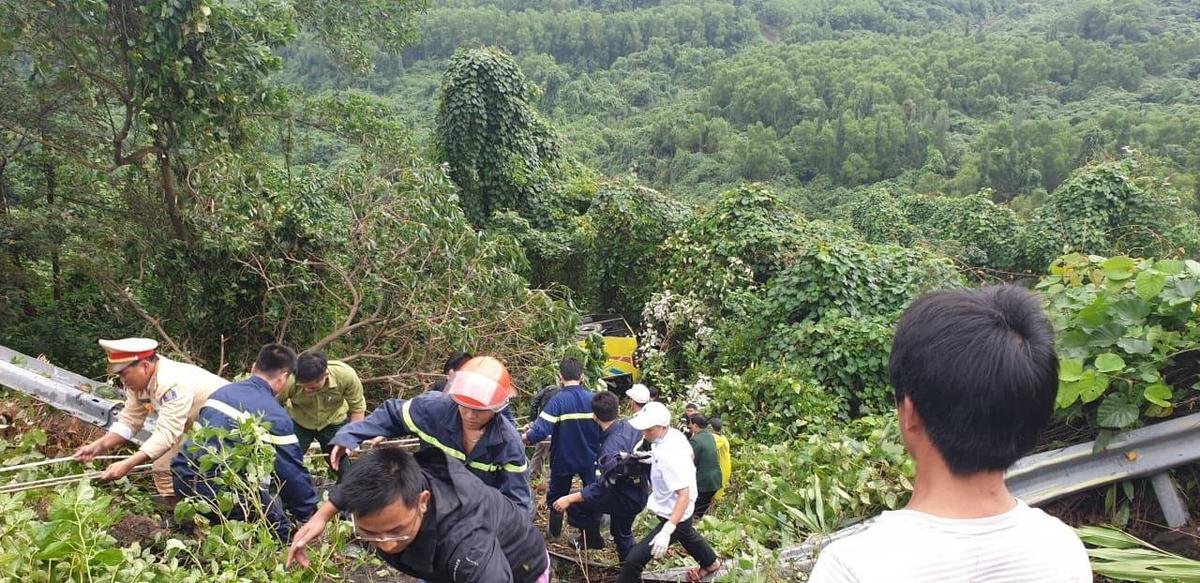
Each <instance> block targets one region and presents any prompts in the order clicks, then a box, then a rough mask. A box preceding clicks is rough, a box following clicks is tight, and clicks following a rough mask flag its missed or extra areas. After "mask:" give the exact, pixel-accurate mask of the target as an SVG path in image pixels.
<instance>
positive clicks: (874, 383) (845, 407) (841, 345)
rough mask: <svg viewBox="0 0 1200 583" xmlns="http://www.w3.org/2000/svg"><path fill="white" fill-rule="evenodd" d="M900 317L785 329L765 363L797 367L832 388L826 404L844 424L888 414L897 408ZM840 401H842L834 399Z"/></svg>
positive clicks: (832, 320)
mask: <svg viewBox="0 0 1200 583" xmlns="http://www.w3.org/2000/svg"><path fill="white" fill-rule="evenodd" d="M894 319H895V318H894V316H844V315H842V314H840V313H838V312H832V313H830V314H828V315H826V316H824V317H822V318H821V319H820V320H816V321H812V320H809V321H804V322H800V323H795V324H780V325H778V326H777V327H776V328H775V329H774V330H772V331H771V334H770V336H769V337H768V338H767V339H766V340H765V341H764V343H763V348H762V350H761V353H760V354H761V355H762V357H761V358H762V361H764V362H787V363H795V364H796V365H797V366H801V367H804V368H805V369H807V370H809V371H811V372H810V373H809V374H808V375H807V378H810V379H812V380H813V382H814V383H816V384H817V385H818V386H822V387H826V394H825V397H824V398H825V399H827V400H829V402H830V404H831V405H833V406H834V407H835V409H836V412H837V414H838V415H839V416H841V417H842V418H845V417H847V416H851V415H859V414H862V413H867V412H874V413H883V412H885V411H889V410H891V409H892V408H893V406H894V400H893V397H892V390H891V388H890V386H889V383H888V357H889V355H890V354H891V352H892V328H893V324H894ZM834 396H836V398H834Z"/></svg>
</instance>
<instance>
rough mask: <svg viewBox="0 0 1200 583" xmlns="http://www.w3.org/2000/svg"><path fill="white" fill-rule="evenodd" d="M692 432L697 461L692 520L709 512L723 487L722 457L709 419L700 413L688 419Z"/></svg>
mask: <svg viewBox="0 0 1200 583" xmlns="http://www.w3.org/2000/svg"><path fill="white" fill-rule="evenodd" d="M688 426H689V427H688V429H689V430H691V434H692V439H691V442H692V452H693V454H694V456H695V462H696V491H697V494H696V512H695V514H693V515H692V520H694V521H699V520H700V519H701V518H704V514H705V513H706V512H708V507H709V505H710V504H712V499H713V496H714V495H715V494H716V493H717V490H720V489H721V461H720V460H721V458H720V457H718V455H717V442H716V440H715V439H713V434H711V433H709V432H708V419H707V418H705V417H704V415H701V414H699V413H696V414H695V415H692V416H691V418H690V419H689V421H688Z"/></svg>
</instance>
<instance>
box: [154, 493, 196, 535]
mask: <svg viewBox="0 0 1200 583" xmlns="http://www.w3.org/2000/svg"><path fill="white" fill-rule="evenodd" d="M150 503H151V504H152V505H153V506H154V511H155V512H157V513H158V514H160V515H161V516H162V517H163V520H162V522H161V523H160V524H161V525H162V526H163V528H166V529H169V530H178V531H182V532H191V529H192V526H193V525H192V524H180V523H179V522H178V521H176V520H175V506H177V505H178V504H179V496H162V495H154V496H151V497H150Z"/></svg>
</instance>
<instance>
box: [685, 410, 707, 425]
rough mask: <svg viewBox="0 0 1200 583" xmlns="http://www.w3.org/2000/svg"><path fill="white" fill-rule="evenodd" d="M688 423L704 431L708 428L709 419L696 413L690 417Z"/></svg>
mask: <svg viewBox="0 0 1200 583" xmlns="http://www.w3.org/2000/svg"><path fill="white" fill-rule="evenodd" d="M688 423H689V424H691V425H695V426H696V427H699V428H700V429H704V428H706V427H708V417H705V416H704V415H701V414H699V413H696V414H695V415H692V416H691V417H688Z"/></svg>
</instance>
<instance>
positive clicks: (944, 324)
mask: <svg viewBox="0 0 1200 583" xmlns="http://www.w3.org/2000/svg"><path fill="white" fill-rule="evenodd" d="M890 375H891V383H892V388H893V390H894V391H895V394H896V403H897V416H898V417H899V421H900V432H901V436H902V438H903V440H904V445H905V447H907V448H908V451H909V453H910V454H912V456H913V459H914V460H915V461H916V465H917V478H916V482H915V486H914V487H913V494H912V498H911V500H909V503H908V506H907V507H906V508H904V509H903V510H897V511H894V512H884V513H883V514H882V515H881V516H880V517H879V518H878V519H877V520H876V521H875V522H874V523H873V524H871V525H870V526H869V527H868V528H867V529H866V530H865V531H863V532H861V533H859V534H856V535H852V536H850V537H847V538H845V539H843V540H839V541H836V542H834V543H832V544H830V545H829V546H828V547H827V548H826V549H825V550H824V551H822V552H821V555H820V558H819V560H818V561H817V565H816V567H815V568H814V569H813V572H812V575H811V576H810V578H809V581H810V582H812V583H842V582H857V583H874V582H877V581H878V582H882V581H887V582H889V583H906V582H924V581H948V582H960V581H961V582H964V583H965V582H968V581H971V582H974V581H980V582H987V583H1026V582H1034V581H1037V582H1045V583H1076V582H1078V583H1084V582H1090V581H1091V580H1092V573H1091V568H1090V566H1089V565H1088V557H1087V553H1086V551H1085V550H1084V548H1083V544H1082V543H1081V542H1080V541H1079V538H1078V537H1077V536H1076V535H1075V532H1074V531H1072V530H1071V529H1070V528H1069V527H1068V526H1067V525H1065V524H1063V523H1062V522H1061V521H1059V520H1058V519H1057V518H1054V517H1052V516H1049V515H1047V514H1046V513H1044V512H1042V511H1041V510H1037V509H1034V508H1030V507H1029V506H1026V505H1025V503H1024V502H1021V501H1020V500H1016V499H1014V498H1013V496H1012V494H1010V493H1009V492H1008V489H1007V488H1006V487H1005V484H1004V471H1005V469H1007V468H1008V467H1009V466H1010V465H1012V463H1013V462H1015V461H1016V460H1017V459H1018V458H1020V457H1021V456H1022V455H1024V454H1025V453H1027V452H1028V451H1029V450H1030V449H1032V448H1033V446H1034V445H1035V444H1036V442H1037V438H1038V434H1039V433H1040V432H1041V430H1042V428H1043V427H1044V426H1045V425H1046V423H1047V422H1048V421H1049V420H1050V416H1051V414H1052V413H1053V411H1054V399H1055V396H1056V394H1057V392H1058V358H1057V356H1056V355H1055V353H1054V332H1053V329H1052V328H1051V326H1050V322H1049V321H1048V320H1047V319H1046V316H1045V314H1044V313H1043V312H1042V308H1041V305H1040V303H1039V302H1038V300H1037V298H1036V297H1035V296H1034V295H1033V294H1031V293H1029V292H1028V291H1026V290H1024V289H1022V288H1018V287H1015V286H996V287H988V288H984V289H980V290H973V291H966V290H956V291H943V292H936V293H932V294H928V295H925V296H923V297H921V298H919V299H917V300H916V301H914V302H913V303H912V305H911V306H909V308H908V309H907V310H906V311H905V312H904V315H903V316H902V317H901V319H900V322H899V324H897V326H896V336H895V339H894V340H893V343H892V354H891V370H890Z"/></svg>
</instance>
